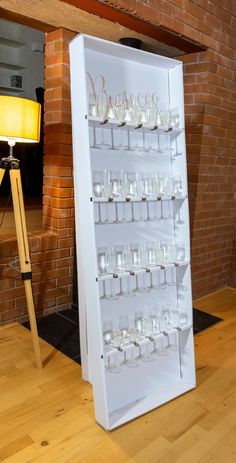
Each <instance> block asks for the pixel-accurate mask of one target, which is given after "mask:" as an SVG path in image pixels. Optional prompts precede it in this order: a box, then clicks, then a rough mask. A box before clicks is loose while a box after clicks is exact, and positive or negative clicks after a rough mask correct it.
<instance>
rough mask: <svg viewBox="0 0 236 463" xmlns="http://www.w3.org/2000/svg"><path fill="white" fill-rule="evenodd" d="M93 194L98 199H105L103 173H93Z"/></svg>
mask: <svg viewBox="0 0 236 463" xmlns="http://www.w3.org/2000/svg"><path fill="white" fill-rule="evenodd" d="M93 194H94V196H95V197H96V198H102V197H104V181H103V173H102V172H100V171H95V172H93Z"/></svg>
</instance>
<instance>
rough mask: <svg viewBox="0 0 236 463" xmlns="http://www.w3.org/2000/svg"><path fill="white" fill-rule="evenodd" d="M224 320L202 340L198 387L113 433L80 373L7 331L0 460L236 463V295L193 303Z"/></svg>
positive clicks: (2, 333)
mask: <svg viewBox="0 0 236 463" xmlns="http://www.w3.org/2000/svg"><path fill="white" fill-rule="evenodd" d="M194 307H197V308H198V309H200V310H203V311H207V312H210V313H212V314H215V315H216V316H219V317H221V318H223V322H221V323H219V324H217V325H215V326H213V327H212V328H210V329H207V330H206V331H203V332H201V333H199V334H198V335H197V336H195V351H196V369H197V388H196V389H194V390H192V391H190V392H189V393H187V394H185V395H183V396H181V397H179V398H178V399H176V400H174V401H171V402H169V403H168V404H166V405H164V406H163V407H160V408H158V409H156V410H153V411H151V412H150V413H147V414H146V415H144V416H142V417H139V418H137V419H136V420H133V421H132V422H130V423H127V424H126V425H124V426H122V427H120V428H118V429H116V430H114V431H112V432H110V433H108V432H106V431H105V430H103V429H102V428H101V427H100V426H99V425H98V424H96V422H95V420H94V409H93V400H92V387H91V385H90V384H88V383H86V382H84V381H82V378H81V368H80V366H79V365H77V364H76V363H75V362H73V361H72V360H70V359H69V358H67V357H66V356H65V355H63V354H62V353H61V352H58V351H57V350H56V349H55V348H53V347H52V346H50V345H49V344H47V343H46V342H45V341H43V340H40V347H41V349H42V354H43V359H44V368H43V370H42V371H38V370H37V369H36V368H35V366H34V358H33V352H32V344H31V335H30V332H29V331H28V330H26V329H25V328H24V327H22V326H19V325H17V324H11V325H9V326H7V325H4V326H3V327H1V328H0V354H1V355H0V461H1V462H4V463H80V462H83V463H84V462H86V463H104V462H105V463H106V462H109V463H189V462H191V463H197V462H201V463H208V462H209V463H235V462H236V446H235V442H236V435H235V433H236V290H234V289H231V288H224V289H223V290H220V291H217V292H215V293H213V294H211V295H208V296H206V297H203V298H200V299H198V300H196V301H194Z"/></svg>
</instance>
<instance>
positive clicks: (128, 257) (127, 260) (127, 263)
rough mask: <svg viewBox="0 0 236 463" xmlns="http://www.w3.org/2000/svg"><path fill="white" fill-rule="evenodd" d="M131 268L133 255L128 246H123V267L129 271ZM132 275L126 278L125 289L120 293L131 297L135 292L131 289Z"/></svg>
mask: <svg viewBox="0 0 236 463" xmlns="http://www.w3.org/2000/svg"><path fill="white" fill-rule="evenodd" d="M132 268H133V256H132V252H131V249H130V246H129V245H128V246H124V269H125V270H127V271H128V272H130V271H131V270H132ZM131 278H132V276H128V277H127V278H126V282H127V289H126V291H122V295H123V296H125V297H133V296H135V295H136V294H135V292H134V291H132V290H131V284H130V279H131Z"/></svg>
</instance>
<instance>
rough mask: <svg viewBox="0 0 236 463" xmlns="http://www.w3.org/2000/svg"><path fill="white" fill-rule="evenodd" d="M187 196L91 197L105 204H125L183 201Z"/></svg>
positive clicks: (94, 200) (96, 201) (95, 201)
mask: <svg viewBox="0 0 236 463" xmlns="http://www.w3.org/2000/svg"><path fill="white" fill-rule="evenodd" d="M187 198H188V197H187V196H171V197H170V196H161V197H157V198H156V197H150V198H147V197H145V198H126V199H120V198H93V202H94V203H103V204H104V203H105V204H112V203H121V204H127V203H153V202H154V203H155V202H159V201H176V200H177V201H184V200H185V199H187Z"/></svg>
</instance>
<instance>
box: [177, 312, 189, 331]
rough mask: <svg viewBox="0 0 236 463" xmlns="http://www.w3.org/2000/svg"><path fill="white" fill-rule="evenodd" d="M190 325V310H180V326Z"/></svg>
mask: <svg viewBox="0 0 236 463" xmlns="http://www.w3.org/2000/svg"><path fill="white" fill-rule="evenodd" d="M186 325H188V311H187V309H186V308H181V309H180V310H179V326H180V327H184V326H186Z"/></svg>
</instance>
